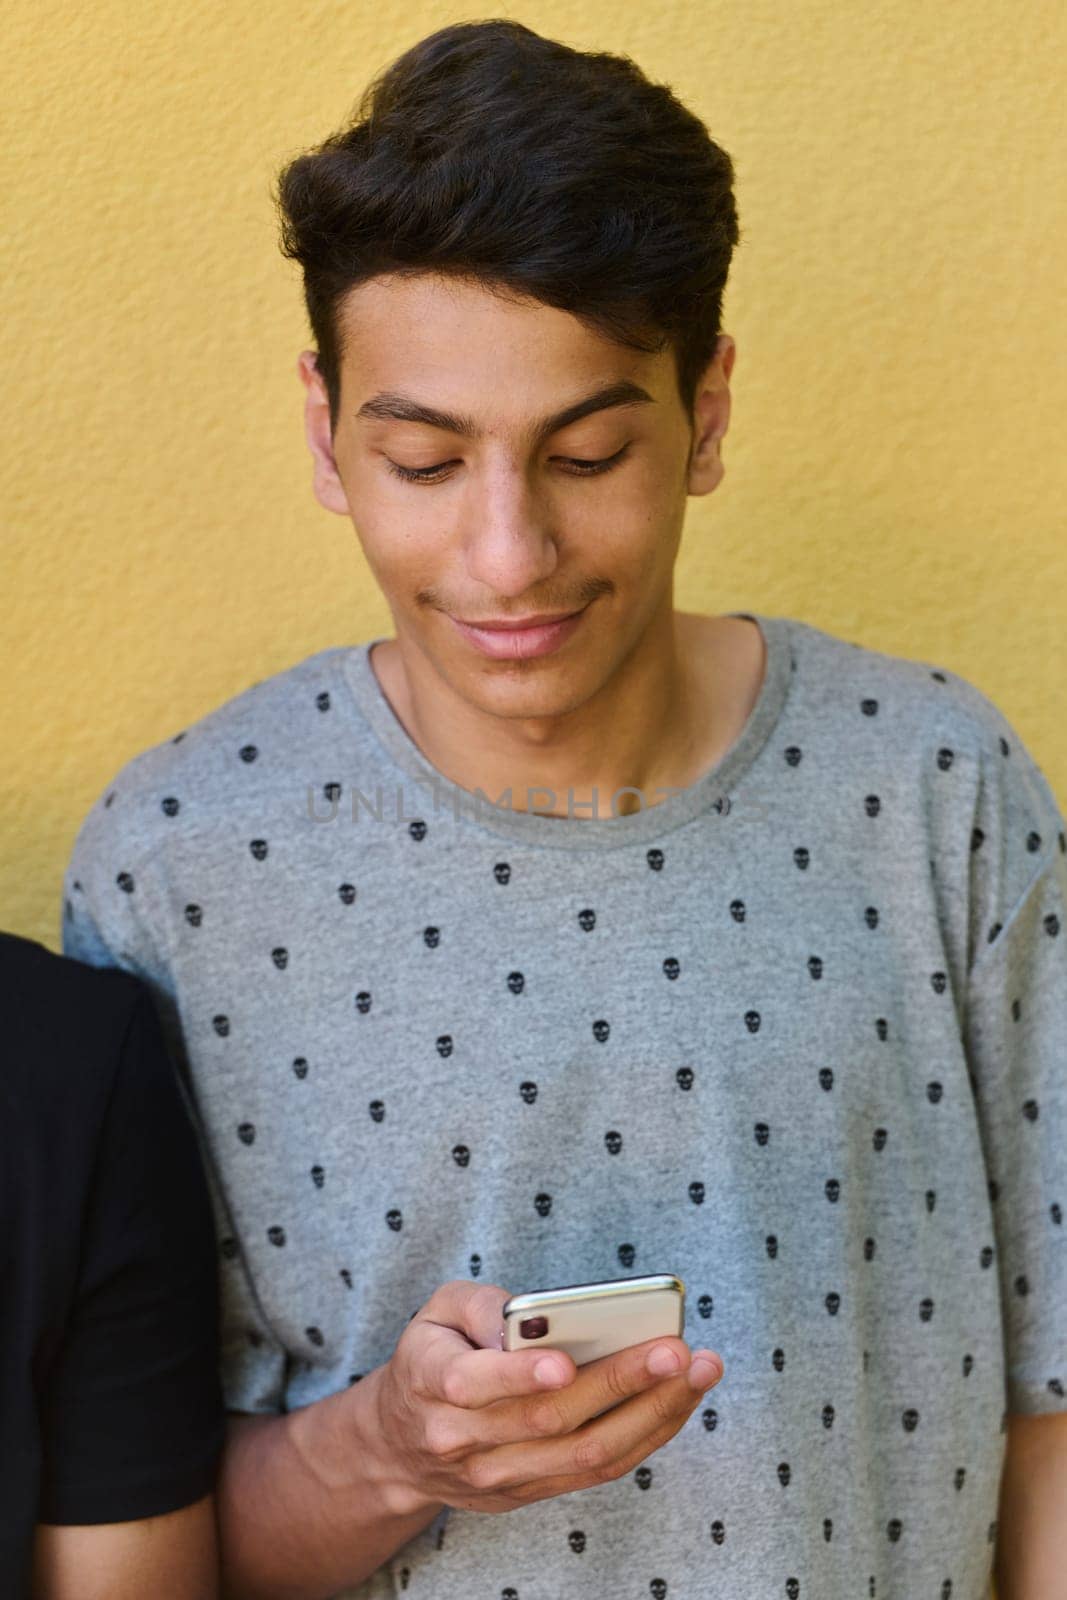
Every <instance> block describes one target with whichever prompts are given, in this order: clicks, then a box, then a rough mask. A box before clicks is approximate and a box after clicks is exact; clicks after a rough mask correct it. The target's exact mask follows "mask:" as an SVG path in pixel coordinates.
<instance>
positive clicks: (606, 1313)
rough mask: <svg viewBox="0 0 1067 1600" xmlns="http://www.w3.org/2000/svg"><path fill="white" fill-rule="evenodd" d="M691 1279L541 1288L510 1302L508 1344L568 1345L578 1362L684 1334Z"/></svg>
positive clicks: (663, 1276) (668, 1276) (663, 1275)
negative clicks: (686, 1285)
mask: <svg viewBox="0 0 1067 1600" xmlns="http://www.w3.org/2000/svg"><path fill="white" fill-rule="evenodd" d="M684 1326H685V1284H684V1283H683V1282H682V1280H681V1278H676V1277H675V1276H674V1274H673V1273H669V1272H660V1273H653V1274H651V1275H649V1276H647V1277H643V1278H608V1279H605V1280H604V1281H603V1282H600V1283H572V1284H567V1285H565V1286H564V1287H563V1288H560V1289H535V1290H534V1291H533V1292H532V1293H530V1294H514V1295H512V1296H511V1298H510V1299H509V1300H506V1301H505V1302H504V1331H503V1348H504V1349H505V1350H529V1349H532V1348H533V1347H534V1346H535V1345H537V1346H542V1345H543V1346H544V1347H545V1348H546V1349H551V1350H565V1351H566V1352H567V1354H568V1355H569V1356H570V1357H571V1359H572V1360H573V1362H574V1364H575V1366H578V1367H580V1366H582V1365H584V1363H585V1362H587V1361H596V1360H597V1358H598V1357H600V1356H610V1355H614V1354H615V1352H616V1351H617V1350H625V1349H626V1347H627V1346H628V1345H632V1344H641V1343H642V1341H643V1340H645V1339H657V1338H663V1337H664V1335H670V1336H672V1337H675V1338H681V1337H682V1329H683V1328H684Z"/></svg>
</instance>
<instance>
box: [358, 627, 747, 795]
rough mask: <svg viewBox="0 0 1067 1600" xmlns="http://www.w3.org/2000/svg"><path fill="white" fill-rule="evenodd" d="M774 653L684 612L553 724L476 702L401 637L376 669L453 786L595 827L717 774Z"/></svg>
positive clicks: (739, 631) (381, 651)
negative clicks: (712, 771)
mask: <svg viewBox="0 0 1067 1600" xmlns="http://www.w3.org/2000/svg"><path fill="white" fill-rule="evenodd" d="M764 655H765V651H764V645H763V636H762V633H761V631H760V630H759V628H758V627H756V626H755V625H754V624H753V623H751V622H747V621H745V620H744V619H742V618H731V617H715V616H703V615H701V614H699V613H694V612H679V611H673V612H671V613H670V614H669V615H668V616H667V617H666V618H665V620H664V623H663V624H662V626H661V627H660V628H659V629H658V630H657V631H656V633H655V634H653V636H652V637H649V636H648V635H646V636H645V637H644V638H643V640H642V641H641V644H640V646H639V647H638V648H636V649H635V650H634V651H632V652H631V654H630V656H629V657H628V658H627V659H626V661H624V662H623V663H622V664H621V666H620V667H619V668H618V669H617V670H616V672H615V673H614V674H613V675H612V677H611V678H610V680H609V681H608V682H607V683H605V684H604V685H602V686H601V688H600V689H599V690H598V691H597V692H596V694H595V695H593V696H591V697H590V698H588V699H587V700H586V701H585V702H583V703H581V704H578V705H574V706H572V707H570V708H568V709H566V710H565V711H564V712H563V713H562V714H561V715H559V716H557V717H554V718H552V719H551V720H550V721H549V720H547V719H537V720H534V719H523V718H516V717H504V716H494V715H493V714H491V713H488V712H486V711H484V710H483V709H481V708H480V707H477V706H473V705H471V703H470V702H469V701H468V700H465V699H463V698H462V696H460V695H458V694H456V693H455V692H454V691H453V690H452V688H451V687H450V685H449V684H447V683H445V682H443V681H442V679H441V677H440V675H439V674H438V673H437V672H435V671H434V670H433V668H432V667H431V666H430V665H429V663H428V662H427V661H426V659H425V657H424V655H423V654H422V653H421V652H420V651H418V650H415V649H410V650H407V651H405V650H404V649H403V647H402V645H401V643H400V641H399V640H397V639H389V640H385V641H383V642H382V643H381V644H379V645H377V646H376V647H375V649H374V650H373V651H372V662H371V664H372V670H373V671H374V673H375V676H376V678H377V679H378V682H379V684H380V686H381V688H382V691H383V693H384V694H385V697H386V699H387V700H388V701H389V704H390V705H391V707H392V709H393V712H394V714H395V715H396V716H397V718H398V719H399V721H400V722H401V724H402V725H403V727H404V728H405V730H406V731H407V733H408V735H409V737H410V738H411V739H412V740H413V741H414V743H415V744H416V745H417V746H418V748H419V749H420V750H421V751H422V754H423V755H424V756H425V757H426V759H427V760H428V761H429V762H430V763H431V765H432V766H434V767H435V768H436V769H437V770H438V771H439V772H441V773H442V774H443V775H444V777H446V778H447V779H449V780H450V781H451V782H452V783H455V784H458V785H459V787H461V788H463V789H466V790H467V791H468V792H473V791H475V790H481V791H482V793H483V794H484V795H485V796H486V797H487V798H488V799H489V800H493V801H496V802H498V803H501V804H507V805H509V806H510V808H511V809H512V810H516V811H530V812H533V813H535V814H536V815H538V816H553V817H560V818H567V817H568V816H570V817H573V818H575V819H577V820H584V819H589V818H601V819H603V818H608V817H611V816H612V815H617V816H621V815H625V814H628V813H630V812H634V811H638V810H642V809H643V810H648V809H650V808H651V807H653V806H656V805H659V804H660V803H661V802H662V801H663V800H665V799H667V798H668V795H669V793H670V792H672V791H673V790H677V789H682V788H687V787H689V786H690V785H691V784H693V783H695V782H696V781H697V779H698V778H700V776H701V775H702V774H703V773H704V772H706V771H707V770H708V769H709V768H710V767H711V766H713V765H715V764H716V763H717V762H718V760H719V759H720V758H721V756H722V755H724V754H725V752H726V751H727V750H728V749H729V748H730V746H731V745H732V744H733V743H734V742H735V740H736V738H737V736H738V734H739V733H740V731H741V729H742V727H743V726H744V724H745V722H746V721H747V718H748V715H749V713H750V711H751V709H752V706H753V704H754V703H755V700H756V698H757V696H758V694H759V689H760V686H761V684H762V681H763V674H764V670H765V662H764ZM509 789H510V790H511V797H510V800H508V799H507V798H506V792H507V791H508V790H509ZM620 790H627V791H628V790H636V791H638V792H637V793H636V794H635V793H629V792H626V793H619V791H620ZM502 796H504V797H505V798H504V799H502V798H501V797H502ZM613 796H614V797H615V799H614V802H613V798H612V797H613Z"/></svg>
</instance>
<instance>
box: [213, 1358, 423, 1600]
mask: <svg viewBox="0 0 1067 1600" xmlns="http://www.w3.org/2000/svg"><path fill="white" fill-rule="evenodd" d="M376 1371H377V1369H375V1371H371V1372H368V1373H367V1374H366V1376H365V1377H363V1378H361V1379H360V1381H359V1382H358V1383H356V1384H353V1385H352V1386H351V1387H350V1388H348V1389H343V1390H341V1391H340V1392H339V1393H337V1394H334V1395H329V1396H328V1397H327V1398H326V1399H324V1400H317V1401H315V1402H314V1404H312V1405H309V1406H305V1407H303V1408H301V1410H299V1411H293V1412H289V1413H288V1414H287V1415H285V1416H280V1417H260V1416H256V1417H253V1416H236V1415H231V1416H230V1418H229V1424H228V1431H227V1440H226V1447H225V1450H224V1452H223V1459H222V1469H221V1472H220V1475H219V1483H218V1491H217V1495H218V1521H219V1538H220V1546H221V1556H222V1593H223V1596H224V1600H328V1597H329V1596H330V1595H334V1594H336V1593H337V1591H338V1590H339V1589H342V1588H348V1587H354V1586H355V1585H356V1584H359V1583H362V1582H363V1580H364V1579H365V1578H368V1577H369V1576H370V1574H371V1573H372V1572H375V1571H377V1569H378V1568H379V1567H381V1566H383V1565H384V1564H385V1562H386V1561H388V1559H389V1557H390V1556H392V1555H394V1554H395V1552H396V1551H397V1550H399V1549H400V1547H401V1545H404V1544H407V1542H408V1540H409V1539H413V1538H414V1537H415V1535H416V1534H417V1533H420V1532H421V1531H422V1529H423V1528H425V1527H426V1525H427V1524H428V1523H430V1522H432V1521H433V1519H434V1517H435V1516H436V1515H437V1513H438V1512H439V1511H440V1510H441V1507H440V1506H437V1505H431V1506H430V1507H429V1508H428V1509H423V1510H419V1511H417V1512H414V1513H412V1512H410V1511H407V1510H403V1509H401V1508H398V1506H397V1505H396V1503H395V1501H394V1497H393V1495H392V1494H391V1492H390V1486H389V1484H388V1482H387V1481H386V1479H385V1477H384V1475H383V1473H382V1469H381V1467H380V1465H379V1460H378V1455H377V1454H376V1451H375V1448H374V1441H375V1440H376V1439H378V1438H379V1435H378V1433H377V1429H376V1419H375V1416H374V1403H375V1394H376Z"/></svg>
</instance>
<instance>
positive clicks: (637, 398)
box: [356, 379, 656, 444]
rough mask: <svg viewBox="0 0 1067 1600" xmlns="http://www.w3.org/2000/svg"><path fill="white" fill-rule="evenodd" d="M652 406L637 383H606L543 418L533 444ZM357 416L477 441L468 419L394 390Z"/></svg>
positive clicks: (378, 396) (652, 401) (365, 406)
mask: <svg viewBox="0 0 1067 1600" xmlns="http://www.w3.org/2000/svg"><path fill="white" fill-rule="evenodd" d="M655 403H656V402H655V399H654V397H653V396H652V395H650V394H649V392H648V390H647V389H643V388H642V387H641V385H640V384H639V383H632V382H630V380H629V379H623V380H621V381H620V382H618V383H609V384H606V385H604V386H603V387H601V388H599V389H596V390H594V392H593V393H592V394H587V395H586V396H585V398H584V399H582V400H576V401H575V402H574V404H573V405H569V406H564V408H563V410H562V411H557V412H555V413H554V414H553V415H552V416H550V417H544V418H542V420H541V421H540V422H539V423H537V425H536V426H535V428H534V435H533V442H534V443H535V444H543V443H544V441H545V440H546V439H549V438H551V436H552V435H553V434H554V433H558V432H559V431H560V429H561V428H566V427H568V426H569V425H570V424H571V423H572V422H580V421H581V419H582V418H583V417H588V416H590V415H591V414H592V413H593V412H594V411H607V410H608V409H610V408H613V407H615V406H636V405H655ZM356 416H357V417H369V418H372V419H374V420H377V421H391V422H424V423H427V424H428V425H429V426H430V427H431V428H443V429H444V430H445V431H446V432H448V433H456V434H459V435H461V437H463V438H464V439H476V438H477V437H478V428H477V425H476V424H475V422H474V420H473V419H472V418H471V417H463V416H459V415H457V414H456V413H455V412H454V411H439V410H438V409H437V408H436V407H435V406H427V405H423V404H422V402H421V401H419V400H416V399H414V398H413V397H412V396H411V395H406V394H399V393H398V392H396V391H395V390H388V389H387V390H384V391H383V392H382V393H380V394H376V395H372V396H371V398H370V399H369V400H365V401H364V402H363V404H362V405H361V406H360V408H359V410H358V411H357V412H356Z"/></svg>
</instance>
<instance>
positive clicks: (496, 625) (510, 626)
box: [454, 606, 585, 633]
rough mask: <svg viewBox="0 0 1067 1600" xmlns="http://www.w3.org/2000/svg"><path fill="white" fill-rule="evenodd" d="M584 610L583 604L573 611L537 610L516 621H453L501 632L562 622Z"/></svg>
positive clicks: (465, 618) (462, 619) (491, 631)
mask: <svg viewBox="0 0 1067 1600" xmlns="http://www.w3.org/2000/svg"><path fill="white" fill-rule="evenodd" d="M584 610H585V607H584V606H576V607H575V609H574V610H573V611H557V612H555V613H553V612H549V611H542V612H539V613H538V614H537V615H536V616H533V617H520V618H519V619H518V620H517V621H514V622H513V621H511V620H510V619H508V620H507V621H502V622H494V621H489V622H475V621H472V620H471V619H470V618H469V617H455V618H454V621H456V622H459V623H462V625H463V627H465V628H481V629H483V630H484V631H486V632H489V633H502V632H508V631H514V630H515V629H518V628H541V627H544V626H545V625H546V624H547V623H550V622H563V621H564V619H565V618H567V617H574V616H577V614H578V612H579V611H584Z"/></svg>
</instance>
